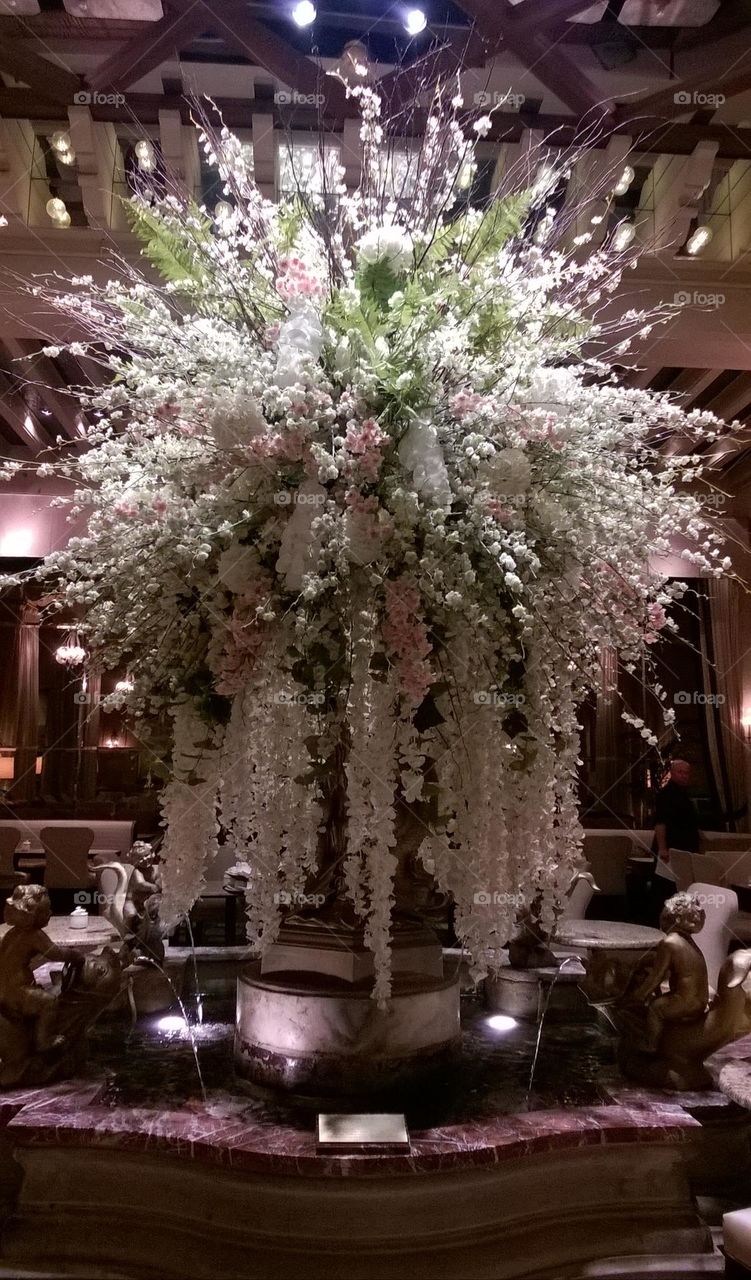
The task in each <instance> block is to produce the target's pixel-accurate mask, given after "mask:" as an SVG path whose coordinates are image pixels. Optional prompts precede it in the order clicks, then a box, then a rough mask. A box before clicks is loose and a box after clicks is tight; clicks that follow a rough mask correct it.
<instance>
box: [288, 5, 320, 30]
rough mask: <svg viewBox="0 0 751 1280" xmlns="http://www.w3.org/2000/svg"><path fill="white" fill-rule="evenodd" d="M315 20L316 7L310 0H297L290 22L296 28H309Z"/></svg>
mask: <svg viewBox="0 0 751 1280" xmlns="http://www.w3.org/2000/svg"><path fill="white" fill-rule="evenodd" d="M315 20H316V7H315V5H314V4H311V3H310V0H299V3H298V4H296V5H295V7H294V9H293V10H292V21H293V22H294V23H296V24H297V26H298V27H309V26H310V24H311V22H315Z"/></svg>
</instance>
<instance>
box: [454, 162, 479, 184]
mask: <svg viewBox="0 0 751 1280" xmlns="http://www.w3.org/2000/svg"><path fill="white" fill-rule="evenodd" d="M476 173H477V165H476V163H475V161H474V160H468V161H467V163H466V164H464V165H462V168H461V169H460V171H459V179H458V183H459V190H460V191H469V188H470V187H471V186H472V183H473V182H474V180H475V174H476Z"/></svg>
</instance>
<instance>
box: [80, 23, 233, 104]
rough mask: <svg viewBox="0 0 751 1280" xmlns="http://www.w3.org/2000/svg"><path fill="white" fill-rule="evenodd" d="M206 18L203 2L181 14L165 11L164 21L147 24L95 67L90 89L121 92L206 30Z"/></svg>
mask: <svg viewBox="0 0 751 1280" xmlns="http://www.w3.org/2000/svg"><path fill="white" fill-rule="evenodd" d="M208 18H209V11H208V10H207V8H206V6H205V5H204V4H203V3H202V0H198V2H197V3H195V4H192V5H191V6H190V7H189V8H186V9H185V10H184V11H182V12H179V11H177V12H176V11H175V10H174V9H170V10H165V14H164V17H163V18H160V19H159V21H158V22H150V23H149V26H148V30H146V31H144V32H143V33H142V34H141V35H137V36H134V37H133V38H132V39H131V40H129V41H128V42H127V44H125V45H123V46H122V47H121V48H120V49H118V50H117V52H116V53H114V54H113V55H112V57H111V58H107V59H106V61H105V62H103V63H101V64H100V66H98V67H95V68H94V70H93V71H92V72H91V74H90V75H89V77H88V83H89V86H90V88H91V89H92V90H99V91H107V92H110V91H112V90H117V91H119V92H121V93H122V92H123V91H124V90H125V89H127V88H129V86H130V85H132V84H134V83H135V82H136V81H137V80H141V79H142V78H143V76H145V75H147V74H148V73H149V71H153V70H154V68H155V67H158V66H159V65H160V64H161V63H162V62H167V61H168V60H169V59H170V58H174V56H175V55H176V54H177V53H179V51H180V49H182V48H184V47H185V45H187V44H190V42H191V40H192V39H193V38H194V37H195V36H197V35H199V34H200V33H201V32H202V31H205V30H206V28H207V26H208V25H209V24H208Z"/></svg>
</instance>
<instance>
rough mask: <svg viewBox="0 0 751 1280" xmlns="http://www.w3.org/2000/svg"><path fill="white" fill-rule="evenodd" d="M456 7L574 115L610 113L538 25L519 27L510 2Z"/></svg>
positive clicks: (480, 0) (467, 2) (487, 0)
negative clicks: (498, 41) (512, 55)
mask: <svg viewBox="0 0 751 1280" xmlns="http://www.w3.org/2000/svg"><path fill="white" fill-rule="evenodd" d="M458 3H459V7H460V8H461V9H463V11H464V12H465V13H466V14H467V15H468V16H469V17H470V18H472V19H473V20H474V21H475V22H476V23H477V25H478V27H479V28H480V31H481V32H483V33H484V34H485V35H487V36H488V37H489V38H490V39H492V40H497V39H499V38H502V39H503V43H504V45H505V47H506V48H507V49H508V50H509V51H510V52H511V53H513V54H514V55H515V56H516V57H517V58H518V59H519V61H520V62H522V63H523V64H524V67H525V68H526V70H527V72H529V73H530V74H531V75H534V76H535V77H536V78H537V79H538V80H539V81H540V83H541V84H543V85H545V88H546V89H549V90H550V92H551V93H554V94H555V96H556V97H557V98H559V99H560V100H561V102H563V103H565V105H566V106H567V107H569V108H570V109H571V110H572V111H573V112H574V113H575V114H576V115H577V116H590V117H592V116H598V117H605V116H607V115H609V114H610V113H611V111H612V104H611V103H610V101H609V100H607V99H605V100H604V99H603V98H602V96H601V94H600V91H599V89H598V88H597V86H596V85H594V84H593V83H592V82H591V81H590V80H589V79H588V78H587V76H586V75H585V74H584V73H583V72H582V70H581V68H580V67H577V66H576V65H575V64H574V63H573V62H571V61H570V60H569V58H568V57H567V56H566V54H565V53H563V52H562V51H561V50H560V49H559V48H558V47H557V46H556V44H555V42H554V41H553V40H551V38H550V36H549V35H548V34H547V32H546V31H545V30H544V29H542V28H541V27H540V26H539V25H537V26H535V27H534V28H531V27H527V26H524V25H522V23H521V21H520V19H518V18H515V17H514V6H513V5H512V4H509V0H458Z"/></svg>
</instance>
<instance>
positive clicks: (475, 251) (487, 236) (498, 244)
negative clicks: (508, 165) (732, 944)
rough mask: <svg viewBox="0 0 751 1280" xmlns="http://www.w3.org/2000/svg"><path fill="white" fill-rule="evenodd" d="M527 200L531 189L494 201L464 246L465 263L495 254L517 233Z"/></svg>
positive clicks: (519, 229)
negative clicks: (465, 249) (465, 250)
mask: <svg viewBox="0 0 751 1280" xmlns="http://www.w3.org/2000/svg"><path fill="white" fill-rule="evenodd" d="M531 202H532V193H531V191H517V192H515V193H514V194H513V195H509V196H504V197H503V198H502V199H498V200H494V201H493V203H492V205H491V206H490V208H489V209H488V211H487V212H486V214H485V216H484V217H483V220H482V222H481V223H480V226H479V227H478V229H477V231H476V232H475V233H474V235H473V236H472V238H471V240H470V241H469V243H468V245H467V252H466V253H465V255H464V259H465V262H467V263H468V264H469V265H470V266H476V265H477V263H479V262H480V260H481V259H482V258H484V257H486V256H487V255H488V254H495V253H498V251H499V249H502V248H503V246H504V245H505V244H506V243H507V242H508V241H509V240H513V239H514V238H515V237H516V236H518V235H519V233H520V232H521V229H522V227H523V226H524V220H525V218H526V216H527V213H528V212H529V206H530V204H531Z"/></svg>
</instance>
